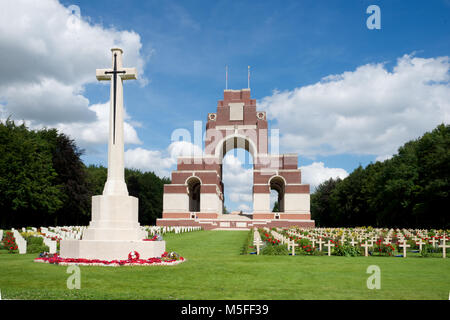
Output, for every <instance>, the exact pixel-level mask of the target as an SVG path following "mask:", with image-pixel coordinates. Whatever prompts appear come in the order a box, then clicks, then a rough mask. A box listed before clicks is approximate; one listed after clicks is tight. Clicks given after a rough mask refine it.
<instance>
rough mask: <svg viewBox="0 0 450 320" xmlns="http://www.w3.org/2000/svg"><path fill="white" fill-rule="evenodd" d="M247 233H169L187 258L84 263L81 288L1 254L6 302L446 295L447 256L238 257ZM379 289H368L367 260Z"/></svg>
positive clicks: (28, 260) (56, 270) (22, 258)
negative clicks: (154, 263)
mask: <svg viewBox="0 0 450 320" xmlns="http://www.w3.org/2000/svg"><path fill="white" fill-rule="evenodd" d="M246 236H247V234H246V232H242V231H201V232H192V233H186V234H182V235H167V236H166V237H165V239H166V241H167V251H176V252H178V253H180V254H181V255H182V256H184V257H185V258H186V259H187V260H188V261H186V262H184V263H182V264H180V265H178V266H164V267H118V268H113V267H81V290H68V289H67V288H66V281H67V278H68V277H69V274H67V273H66V269H67V267H63V266H56V265H48V264H41V263H34V262H33V261H32V259H33V258H34V257H35V256H36V255H34V254H27V255H18V254H14V255H10V254H0V274H1V277H0V290H1V293H2V298H6V299H8V298H9V299H80V298H81V299H448V297H449V291H450V273H449V270H450V259H442V258H414V257H413V258H406V259H403V258H393V257H355V258H350V257H349V258H347V257H334V256H331V257H328V256H322V257H320V256H317V257H310V256H295V257H291V256H256V255H247V256H241V255H239V253H240V250H241V247H242V243H243V241H244V240H245V238H246ZM372 264H374V265H378V266H379V267H380V269H381V290H369V289H367V287H366V280H367V278H368V277H369V274H366V269H367V267H368V266H369V265H372Z"/></svg>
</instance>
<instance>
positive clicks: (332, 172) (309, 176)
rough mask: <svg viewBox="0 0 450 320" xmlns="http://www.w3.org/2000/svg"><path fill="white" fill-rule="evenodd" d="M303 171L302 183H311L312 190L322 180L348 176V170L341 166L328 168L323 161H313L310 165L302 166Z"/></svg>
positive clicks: (312, 190)
mask: <svg viewBox="0 0 450 320" xmlns="http://www.w3.org/2000/svg"><path fill="white" fill-rule="evenodd" d="M300 170H301V173H302V183H304V184H309V185H310V187H311V192H314V190H315V189H316V187H317V186H318V185H319V184H321V183H322V182H324V181H326V180H328V179H330V178H333V179H336V178H338V177H339V178H341V179H344V178H345V177H347V176H348V172H347V171H345V170H344V169H341V168H327V167H325V166H324V164H323V162H313V163H312V164H310V165H308V166H302V167H300Z"/></svg>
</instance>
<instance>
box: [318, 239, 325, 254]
mask: <svg viewBox="0 0 450 320" xmlns="http://www.w3.org/2000/svg"><path fill="white" fill-rule="evenodd" d="M317 243H318V244H319V250H320V251H322V244H323V243H325V241H322V238H319V240H318V241H317Z"/></svg>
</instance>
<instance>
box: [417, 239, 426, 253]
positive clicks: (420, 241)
mask: <svg viewBox="0 0 450 320" xmlns="http://www.w3.org/2000/svg"><path fill="white" fill-rule="evenodd" d="M422 240H423V239H420V240H419V241H416V244H418V245H419V252H420V251H422V246H423V245H424V244H425V242H423V241H422Z"/></svg>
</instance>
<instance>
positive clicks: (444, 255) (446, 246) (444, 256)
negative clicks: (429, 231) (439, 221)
mask: <svg viewBox="0 0 450 320" xmlns="http://www.w3.org/2000/svg"><path fill="white" fill-rule="evenodd" d="M445 240H446V239H445V233H444V236H443V237H442V244H441V245H439V248H442V258H444V259H445V258H446V256H447V252H446V251H447V250H446V249H447V248H450V245H445Z"/></svg>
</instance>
